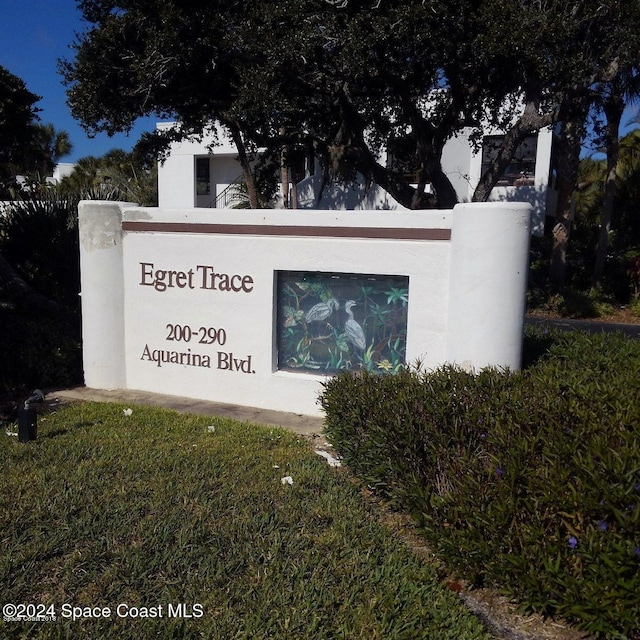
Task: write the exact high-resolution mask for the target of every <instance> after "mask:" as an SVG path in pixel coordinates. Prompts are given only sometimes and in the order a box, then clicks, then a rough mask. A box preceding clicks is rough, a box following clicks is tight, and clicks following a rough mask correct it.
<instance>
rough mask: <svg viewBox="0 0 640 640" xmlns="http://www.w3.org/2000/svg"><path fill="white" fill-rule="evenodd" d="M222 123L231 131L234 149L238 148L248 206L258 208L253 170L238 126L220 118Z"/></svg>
mask: <svg viewBox="0 0 640 640" xmlns="http://www.w3.org/2000/svg"><path fill="white" fill-rule="evenodd" d="M221 122H222V124H224V125H225V126H226V127H227V129H229V132H230V133H231V139H232V140H233V142H234V144H235V145H236V149H237V150H238V162H239V163H240V166H241V167H242V176H243V178H244V182H245V184H246V185H247V194H248V196H249V206H250V207H251V208H252V209H259V208H260V199H259V198H258V189H257V188H256V181H255V178H254V177H253V172H252V171H251V164H250V163H249V157H248V155H247V148H246V146H245V144H244V140H243V139H242V133H241V132H240V127H239V126H238V124H237V123H236V122H233V121H230V120H221Z"/></svg>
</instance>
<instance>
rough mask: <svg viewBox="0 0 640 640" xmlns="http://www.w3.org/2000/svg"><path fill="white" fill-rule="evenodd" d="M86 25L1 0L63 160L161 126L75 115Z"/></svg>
mask: <svg viewBox="0 0 640 640" xmlns="http://www.w3.org/2000/svg"><path fill="white" fill-rule="evenodd" d="M83 30H84V23H83V22H82V20H81V17H80V12H79V11H78V9H77V7H76V2H75V0H0V65H2V66H3V67H5V68H6V69H8V70H9V71H10V72H11V73H13V74H14V75H16V76H18V77H19V78H22V80H24V82H25V83H26V85H27V89H29V91H31V92H32V93H35V94H37V95H39V96H42V100H40V102H39V103H38V105H37V106H38V107H39V108H40V109H41V110H42V111H41V112H40V114H39V115H40V119H41V120H42V122H45V123H48V122H50V123H51V124H53V125H54V127H55V128H56V129H64V130H65V131H67V133H68V134H69V136H70V138H71V142H72V144H73V147H74V148H73V151H72V152H71V154H70V155H69V156H67V157H66V158H63V159H62V161H63V162H75V161H76V160H77V159H78V158H82V157H84V156H89V155H92V156H101V155H103V154H105V153H106V152H107V151H109V150H110V149H114V148H120V149H126V150H129V149H131V147H132V146H133V145H134V144H135V143H136V141H137V140H138V138H139V137H140V135H141V134H142V133H143V132H144V131H152V130H153V129H154V127H155V119H152V118H151V119H149V118H147V119H144V120H141V121H140V122H139V124H137V125H136V126H135V127H134V129H133V130H132V132H131V133H130V135H129V136H126V135H124V134H122V135H117V136H114V137H113V138H109V137H108V136H107V135H106V134H99V135H98V136H96V137H95V138H93V139H91V138H89V137H88V136H87V134H86V133H85V132H84V130H83V129H82V127H81V126H80V125H79V124H78V123H77V122H76V121H75V120H74V119H73V118H72V116H71V112H70V110H69V107H68V106H67V104H66V96H65V88H64V86H63V84H62V79H61V77H60V75H59V74H58V71H57V61H58V59H60V58H71V57H72V54H73V52H72V50H71V49H70V45H71V44H72V42H73V41H74V39H75V34H76V33H79V32H82V31H83ZM637 113H638V106H637V105H636V106H633V107H632V108H630V109H627V111H626V113H625V116H624V118H623V121H622V125H623V126H622V132H621V133H624V132H625V131H628V129H629V127H627V126H625V124H626V123H628V121H629V120H630V119H631V117H632V116H633V115H634V114H637ZM636 126H637V125H636ZM633 128H635V127H633Z"/></svg>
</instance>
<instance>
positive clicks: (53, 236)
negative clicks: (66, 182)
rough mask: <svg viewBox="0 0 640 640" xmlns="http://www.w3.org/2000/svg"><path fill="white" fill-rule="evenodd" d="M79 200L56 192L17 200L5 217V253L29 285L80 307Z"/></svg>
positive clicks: (1, 233) (1, 235)
mask: <svg viewBox="0 0 640 640" xmlns="http://www.w3.org/2000/svg"><path fill="white" fill-rule="evenodd" d="M77 221H78V198H77V197H71V196H63V195H60V194H59V193H58V192H57V191H55V190H54V189H52V188H49V189H43V190H39V191H38V192H37V193H34V194H32V195H31V196H30V197H29V198H25V199H23V200H18V201H16V202H14V203H13V204H12V205H11V207H10V208H8V209H7V212H6V214H5V215H3V216H0V253H2V255H3V257H4V258H5V259H6V260H7V261H8V262H9V263H10V264H11V265H12V266H13V268H14V269H16V271H17V272H18V274H19V275H20V276H21V277H22V278H23V279H24V280H25V281H26V282H27V283H28V284H29V286H30V287H31V288H32V289H34V290H35V291H37V292H38V293H41V294H42V295H44V296H46V297H47V298H49V299H50V300H54V301H56V302H58V303H61V304H63V305H65V306H67V307H69V308H72V309H77V308H78V307H79V298H78V293H79V291H80V250H79V241H78V226H77Z"/></svg>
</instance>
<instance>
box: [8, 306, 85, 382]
mask: <svg viewBox="0 0 640 640" xmlns="http://www.w3.org/2000/svg"><path fill="white" fill-rule="evenodd" d="M0 326H2V343H0V394H3V393H7V394H22V393H24V392H30V391H32V390H33V389H35V388H46V387H63V386H73V385H77V384H81V383H82V352H81V344H80V318H79V314H74V313H69V314H50V315H48V314H43V313H39V314H34V313H31V312H29V311H28V310H16V309H15V308H12V307H11V306H10V305H6V304H0Z"/></svg>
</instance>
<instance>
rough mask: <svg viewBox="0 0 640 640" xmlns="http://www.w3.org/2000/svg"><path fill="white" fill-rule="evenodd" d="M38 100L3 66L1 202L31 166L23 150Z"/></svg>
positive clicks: (0, 83) (0, 93)
mask: <svg viewBox="0 0 640 640" xmlns="http://www.w3.org/2000/svg"><path fill="white" fill-rule="evenodd" d="M38 100H40V97H39V96H37V95H35V94H33V93H31V92H30V91H29V90H28V89H27V87H26V85H25V84H24V82H23V81H22V80H21V79H20V78H18V77H17V76H14V75H13V74H12V73H9V71H7V70H6V69H5V68H4V67H2V66H0V200H5V199H7V196H8V193H9V189H10V188H11V187H13V186H15V176H16V174H17V173H19V172H20V171H21V170H23V169H25V168H26V165H27V164H28V162H27V157H26V155H25V153H24V150H25V149H26V148H28V146H29V144H30V141H31V137H32V133H33V125H34V123H35V121H36V120H37V117H38V116H37V111H38V109H37V107H36V106H35V103H36V102H38Z"/></svg>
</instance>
